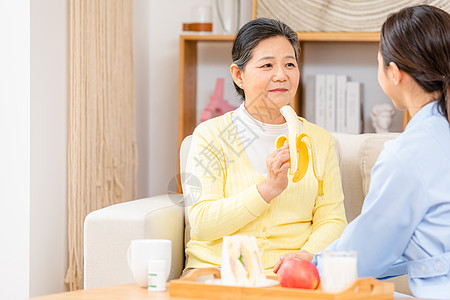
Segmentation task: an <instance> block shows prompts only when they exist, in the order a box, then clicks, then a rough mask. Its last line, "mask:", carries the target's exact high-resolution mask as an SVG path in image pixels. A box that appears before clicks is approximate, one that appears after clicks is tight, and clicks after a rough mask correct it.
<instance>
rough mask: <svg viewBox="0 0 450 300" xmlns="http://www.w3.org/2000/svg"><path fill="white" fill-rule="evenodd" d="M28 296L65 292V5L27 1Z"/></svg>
mask: <svg viewBox="0 0 450 300" xmlns="http://www.w3.org/2000/svg"><path fill="white" fill-rule="evenodd" d="M30 15H31V165H30V169H31V203H30V208H31V214H30V225H31V227H30V228H31V229H30V296H32V297H33V296H40V295H45V294H50V293H56V292H60V291H65V289H66V287H65V285H64V275H65V272H66V268H67V209H66V202H67V201H66V182H67V181H66V178H67V176H66V165H67V163H66V162H67V159H66V157H67V154H66V153H67V147H66V145H67V101H68V98H67V95H68V91H67V88H68V34H69V32H68V25H69V23H68V22H69V19H68V1H61V0H33V1H31V10H30Z"/></svg>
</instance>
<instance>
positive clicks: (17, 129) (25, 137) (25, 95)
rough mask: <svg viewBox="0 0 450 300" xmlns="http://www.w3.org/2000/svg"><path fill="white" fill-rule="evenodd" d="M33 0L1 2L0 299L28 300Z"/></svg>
mask: <svg viewBox="0 0 450 300" xmlns="http://www.w3.org/2000/svg"><path fill="white" fill-rule="evenodd" d="M29 7H30V1H29V0H27V1H0V36H1V39H2V44H1V47H0V66H1V67H0V140H1V146H0V197H1V198H0V237H1V240H2V242H1V247H0V291H1V294H0V298H1V299H12V300H16V299H20V300H21V299H27V298H28V292H29V238H30V220H29V215H30V169H29V163H30V55H29V53H30V15H29Z"/></svg>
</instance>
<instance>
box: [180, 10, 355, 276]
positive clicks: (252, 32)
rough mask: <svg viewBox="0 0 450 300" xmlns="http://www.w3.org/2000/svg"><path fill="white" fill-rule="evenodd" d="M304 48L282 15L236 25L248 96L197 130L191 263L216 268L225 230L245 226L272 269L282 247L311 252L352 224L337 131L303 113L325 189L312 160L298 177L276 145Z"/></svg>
mask: <svg viewBox="0 0 450 300" xmlns="http://www.w3.org/2000/svg"><path fill="white" fill-rule="evenodd" d="M298 52H299V43H298V38H297V34H296V33H295V32H294V31H293V30H292V29H291V28H289V27H288V26H286V25H285V24H283V23H281V22H279V21H275V20H271V19H265V18H263V19H256V20H253V21H250V22H249V23H247V24H246V25H244V26H243V27H242V28H241V29H240V31H239V32H238V34H237V36H236V39H235V41H234V45H233V50H232V57H233V63H232V65H231V67H230V72H231V76H232V77H233V80H234V84H235V88H236V90H237V92H238V93H239V94H240V95H241V96H242V98H243V100H244V102H243V103H242V105H241V106H240V107H239V108H238V109H236V110H235V111H232V112H229V113H227V114H225V115H223V116H220V117H217V118H214V119H211V120H208V121H206V122H203V123H201V124H200V125H199V126H198V127H197V128H196V129H195V131H194V133H193V138H192V144H191V149H190V152H189V157H188V162H187V167H186V172H187V173H190V174H192V175H193V176H195V177H196V178H197V179H198V180H199V182H200V183H201V193H200V194H199V195H197V196H196V197H195V199H190V201H193V202H195V203H194V204H193V205H192V206H191V207H190V208H189V221H190V224H191V227H192V229H191V240H190V241H189V243H188V244H187V247H186V254H187V256H188V261H187V266H186V267H187V269H191V268H203V267H220V265H221V251H222V241H223V237H224V236H229V235H237V234H242V235H249V236H254V237H255V238H256V240H257V243H258V246H259V248H260V250H261V252H262V253H261V254H262V264H263V267H264V269H265V270H266V272H267V273H272V270H273V268H274V266H275V264H276V262H277V261H278V260H279V258H280V256H282V255H286V254H288V253H290V254H288V255H292V254H295V255H299V256H300V257H302V258H305V259H309V260H311V259H312V258H313V256H314V254H315V253H317V252H318V251H321V250H323V249H325V247H327V246H328V245H329V244H330V243H331V242H333V241H334V240H335V239H337V238H338V237H339V236H340V234H341V232H342V231H343V229H344V227H345V226H346V218H345V210H344V204H343V199H344V196H343V192H342V185H341V178H340V173H339V166H338V161H337V157H336V152H335V144H334V140H333V138H332V136H331V135H330V134H329V133H328V132H327V131H325V130H324V129H323V128H320V127H319V126H316V125H314V124H312V123H310V122H308V121H307V120H305V119H303V118H299V119H298V122H299V124H300V126H301V128H302V132H304V133H307V134H308V135H309V136H310V137H311V139H312V141H313V144H314V148H315V151H316V159H317V167H318V172H319V173H320V177H321V178H322V179H323V195H319V192H318V182H317V180H316V178H315V177H314V175H313V171H312V170H311V168H310V169H309V170H308V171H307V173H306V175H305V177H304V178H303V180H301V181H299V182H297V183H293V182H292V176H291V175H288V169H289V148H288V146H287V145H285V146H284V147H282V148H280V149H277V150H276V149H275V141H276V139H277V137H279V136H281V135H286V136H287V135H288V127H287V124H286V120H285V119H284V118H283V116H282V115H281V114H280V111H279V109H280V108H281V107H283V106H285V105H288V104H289V103H292V101H293V100H294V97H295V94H296V92H297V87H298V84H299V76H300V75H299V66H298ZM192 195H193V194H191V196H192ZM272 274H273V273H272Z"/></svg>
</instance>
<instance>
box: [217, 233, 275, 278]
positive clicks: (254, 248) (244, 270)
mask: <svg viewBox="0 0 450 300" xmlns="http://www.w3.org/2000/svg"><path fill="white" fill-rule="evenodd" d="M220 272H221V277H222V283H223V284H226V285H235V286H258V285H261V284H262V283H264V281H265V279H266V275H265V274H264V269H263V267H262V264H261V256H260V254H259V249H258V245H257V243H256V238H255V237H254V236H246V235H234V236H225V237H223V246H222V267H221V270H220Z"/></svg>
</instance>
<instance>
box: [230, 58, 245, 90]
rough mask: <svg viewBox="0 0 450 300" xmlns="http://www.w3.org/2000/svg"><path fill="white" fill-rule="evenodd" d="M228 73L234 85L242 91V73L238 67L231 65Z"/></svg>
mask: <svg viewBox="0 0 450 300" xmlns="http://www.w3.org/2000/svg"><path fill="white" fill-rule="evenodd" d="M230 73H231V77H233V81H234V83H236V84H237V86H238V87H240V88H241V89H242V88H243V81H242V71H241V70H239V67H238V65H237V64H231V66H230Z"/></svg>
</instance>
